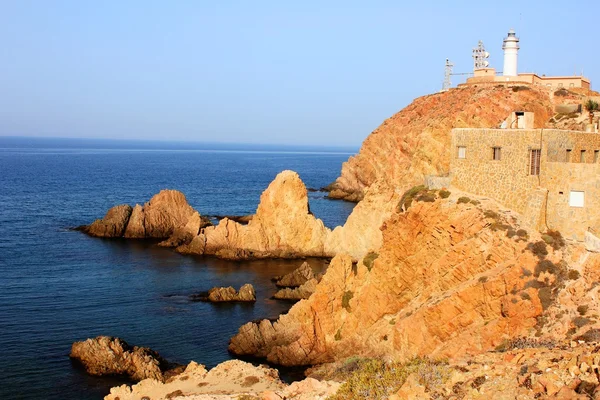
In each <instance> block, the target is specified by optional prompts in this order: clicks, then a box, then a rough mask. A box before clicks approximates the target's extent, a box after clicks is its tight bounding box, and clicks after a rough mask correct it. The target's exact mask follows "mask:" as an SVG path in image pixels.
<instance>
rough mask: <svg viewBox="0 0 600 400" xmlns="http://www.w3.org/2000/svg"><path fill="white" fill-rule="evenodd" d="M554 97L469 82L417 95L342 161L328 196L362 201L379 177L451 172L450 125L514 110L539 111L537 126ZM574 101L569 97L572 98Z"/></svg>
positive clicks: (404, 182)
mask: <svg viewBox="0 0 600 400" xmlns="http://www.w3.org/2000/svg"><path fill="white" fill-rule="evenodd" d="M553 98H554V96H552V94H550V93H548V91H547V90H545V89H539V88H536V87H534V86H523V85H519V86H505V85H501V84H500V85H469V86H463V87H459V88H454V89H451V90H449V91H447V92H443V93H436V94H431V95H428V96H423V97H419V98H417V99H415V100H414V101H413V102H412V103H411V104H410V105H409V106H407V107H406V108H404V109H403V110H402V111H400V112H398V113H397V114H395V115H393V116H392V117H390V118H388V119H386V120H385V121H384V122H383V123H382V124H381V125H380V126H379V127H378V128H377V129H375V130H374V131H373V132H372V133H371V134H370V135H369V136H368V137H367V139H365V141H364V142H363V144H362V147H361V149H360V151H359V153H358V154H357V155H356V156H353V157H350V159H349V160H348V161H347V162H345V163H344V164H343V166H342V171H341V174H340V176H339V177H338V178H337V179H336V181H335V182H334V183H332V184H331V185H330V187H329V189H330V193H329V196H330V197H332V198H340V199H345V200H349V201H360V200H361V199H363V198H364V195H365V190H366V189H367V188H368V187H370V186H371V185H372V184H373V183H375V182H377V181H379V182H380V183H381V184H382V185H384V186H387V187H389V188H394V187H400V188H402V189H406V188H409V187H412V186H414V185H416V184H420V183H422V182H423V177H424V176H425V175H443V174H447V173H448V169H449V164H450V131H451V129H452V128H468V127H471V128H489V127H497V126H499V125H500V124H501V122H502V121H503V120H504V119H506V117H507V116H508V114H509V113H510V112H511V111H514V110H519V111H531V112H533V113H535V121H536V122H535V123H536V127H544V126H545V124H546V121H548V120H549V118H550V117H551V116H552V115H553V114H554V101H556V102H561V101H562V100H561V97H560V96H559V97H557V98H556V100H553ZM569 101H571V100H569Z"/></svg>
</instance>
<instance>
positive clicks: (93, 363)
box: [69, 336, 177, 381]
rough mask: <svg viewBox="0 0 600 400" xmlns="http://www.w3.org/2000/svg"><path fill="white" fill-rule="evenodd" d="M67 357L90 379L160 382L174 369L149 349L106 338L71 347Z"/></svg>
mask: <svg viewBox="0 0 600 400" xmlns="http://www.w3.org/2000/svg"><path fill="white" fill-rule="evenodd" d="M69 357H71V358H72V359H74V360H77V361H78V362H79V363H81V365H83V367H84V368H85V370H86V372H87V373H88V374H90V375H95V376H103V375H124V376H128V377H129V378H131V379H133V380H134V381H141V380H142V379H146V378H152V379H156V380H158V381H162V380H163V379H164V377H165V375H164V374H165V372H167V371H168V370H172V369H173V368H175V367H177V365H175V364H170V363H169V362H167V361H166V360H165V359H163V358H162V357H161V356H160V355H159V354H158V353H157V352H155V351H153V350H151V349H149V348H146V347H137V346H134V347H132V346H130V345H129V344H127V343H126V342H125V341H124V340H121V339H119V338H115V337H110V336H98V337H96V338H94V339H87V340H85V341H82V342H75V343H73V345H72V346H71V353H70V354H69Z"/></svg>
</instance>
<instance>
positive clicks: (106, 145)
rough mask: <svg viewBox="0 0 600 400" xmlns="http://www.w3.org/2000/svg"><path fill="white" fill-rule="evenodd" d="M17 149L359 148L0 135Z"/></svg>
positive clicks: (6, 146)
mask: <svg viewBox="0 0 600 400" xmlns="http://www.w3.org/2000/svg"><path fill="white" fill-rule="evenodd" d="M19 149H52V150H70V149H77V150H124V151H197V152H244V153H252V152H254V153H274V152H276V153H296V154H298V153H300V154H301V153H329V154H355V153H358V151H359V149H360V146H356V147H353V146H330V145H293V144H277V143H275V144H268V143H227V142H196V141H183V140H164V141H163V140H144V139H109V138H69V137H58V136H57V137H42V136H0V150H19Z"/></svg>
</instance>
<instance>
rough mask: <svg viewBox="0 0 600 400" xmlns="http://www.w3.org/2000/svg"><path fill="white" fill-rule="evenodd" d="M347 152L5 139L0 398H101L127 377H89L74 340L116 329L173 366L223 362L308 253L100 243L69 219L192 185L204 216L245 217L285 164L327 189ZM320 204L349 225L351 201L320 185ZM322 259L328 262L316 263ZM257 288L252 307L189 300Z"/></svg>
mask: <svg viewBox="0 0 600 400" xmlns="http://www.w3.org/2000/svg"><path fill="white" fill-rule="evenodd" d="M351 153H352V151H351V150H348V149H318V148H308V147H306V148H294V147H286V148H282V147H277V146H269V147H265V146H243V145H237V146H233V145H216V144H213V145H211V144H189V143H159V142H125V141H102V140H95V141H94V140H88V141H85V140H74V139H26V138H7V137H4V138H2V137H0V351H1V354H2V360H1V362H0V397H1V398H6V399H101V398H103V397H104V396H105V395H106V394H107V393H108V391H109V389H110V387H111V386H114V385H118V384H121V383H123V381H122V380H119V379H117V378H94V377H90V376H87V375H86V374H85V373H84V372H83V371H82V370H81V369H80V368H78V366H77V365H74V364H73V363H72V362H71V361H70V359H69V357H68V354H69V350H70V347H71V344H72V343H73V342H74V341H77V340H84V339H86V338H89V337H95V336H97V335H110V336H118V337H120V338H122V339H124V340H126V341H127V342H128V343H130V344H133V345H142V346H147V347H150V348H152V349H154V350H156V351H158V352H159V353H160V354H161V355H162V356H163V357H165V358H167V359H168V360H170V361H175V362H180V363H187V362H189V361H190V360H195V361H197V362H199V363H202V364H205V365H207V366H208V367H213V366H215V365H216V364H218V363H220V362H222V361H225V360H228V359H230V358H231V355H230V354H228V352H227V344H228V341H229V339H230V337H231V336H233V335H234V334H235V333H236V332H237V330H238V328H239V327H240V326H241V325H243V324H244V323H246V322H248V321H252V320H255V319H259V318H275V317H277V316H278V315H279V314H280V313H284V312H286V311H287V310H288V309H289V307H290V303H286V302H281V301H277V300H272V299H270V297H271V296H272V295H273V294H274V293H275V291H276V288H275V286H274V285H273V283H272V282H271V278H272V277H273V276H275V275H281V274H284V273H287V272H289V271H291V270H293V269H294V268H296V267H298V266H299V265H300V263H301V261H300V260H264V261H253V262H234V261H222V260H218V259H215V258H208V257H192V256H183V255H180V254H177V253H175V252H173V251H172V250H170V249H164V248H159V247H157V246H155V245H153V244H152V243H148V242H144V241H126V240H103V239H96V238H90V237H88V236H86V235H84V234H82V233H81V232H78V231H73V230H71V229H70V228H72V227H75V226H79V225H83V224H88V223H90V222H91V221H93V220H94V219H97V218H100V217H102V216H103V215H104V213H105V212H106V210H108V209H109V208H110V207H112V206H114V205H116V204H122V203H129V204H132V205H133V204H135V203H140V204H143V203H144V202H146V201H148V200H149V199H150V197H152V195H153V194H155V193H157V192H158V191H160V190H161V189H177V190H180V191H182V192H183V193H184V194H185V195H186V197H187V199H188V202H189V203H190V204H191V205H192V206H193V207H194V208H195V209H197V210H198V211H199V212H200V213H201V214H206V215H209V214H210V215H247V214H251V213H253V212H254V211H255V210H256V207H257V205H258V201H259V197H260V194H261V193H262V191H263V190H264V189H265V188H266V187H267V186H268V184H269V183H270V182H271V181H272V180H273V178H274V177H275V176H276V174H277V173H278V172H280V171H282V170H284V169H292V170H295V171H297V172H298V173H299V174H300V176H301V178H302V179H303V181H304V182H305V184H306V185H307V186H308V187H312V188H320V187H323V186H325V185H327V184H329V183H331V182H332V181H333V180H334V179H335V178H336V176H337V175H338V174H339V171H340V168H341V165H342V163H343V162H344V161H345V160H347V159H348V157H349V156H350V155H351ZM309 197H310V208H311V211H312V212H313V213H314V214H315V215H316V216H317V217H319V218H321V219H322V220H323V221H324V223H325V225H327V226H329V227H332V228H333V227H335V226H337V225H342V224H343V223H344V222H345V220H346V218H347V216H348V215H349V214H350V212H351V211H352V208H353V204H350V203H347V202H343V201H333V200H328V199H326V198H325V193H323V192H311V193H309ZM310 262H311V263H312V264H313V266H314V267H315V268H326V261H324V260H310ZM244 283H251V284H253V285H254V286H255V288H256V291H257V299H258V300H257V302H256V304H253V305H249V304H222V305H216V304H208V303H196V302H190V301H189V300H188V296H189V295H190V294H194V293H198V292H201V291H206V290H208V289H210V288H211V287H213V286H229V285H232V286H234V287H239V286H241V285H242V284H244Z"/></svg>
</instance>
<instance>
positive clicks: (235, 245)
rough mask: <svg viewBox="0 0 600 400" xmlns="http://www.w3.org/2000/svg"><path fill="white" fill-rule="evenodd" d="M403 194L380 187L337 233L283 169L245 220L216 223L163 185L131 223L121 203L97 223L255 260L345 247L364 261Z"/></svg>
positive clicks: (110, 233)
mask: <svg viewBox="0 0 600 400" xmlns="http://www.w3.org/2000/svg"><path fill="white" fill-rule="evenodd" d="M398 199H399V195H398V193H396V192H395V191H391V192H390V191H381V190H379V188H378V187H376V186H374V187H373V188H371V189H369V191H368V195H367V197H366V198H365V200H364V201H362V202H361V204H359V205H357V206H356V207H355V209H354V211H353V213H352V214H351V215H350V217H349V218H348V221H347V222H346V224H345V225H344V226H343V227H337V228H336V229H334V230H333V232H332V231H331V230H330V229H328V228H326V227H325V226H324V224H323V222H322V221H321V220H320V219H318V218H316V217H315V216H314V215H313V214H312V213H311V212H310V209H309V204H308V193H307V190H306V187H305V186H304V183H303V182H302V181H301V180H300V177H299V176H298V174H297V173H295V172H293V171H283V172H281V173H280V174H278V175H277V177H276V178H275V179H274V180H273V182H271V184H270V185H269V187H268V188H267V189H266V190H265V191H264V192H263V194H262V195H261V198H260V203H259V205H258V209H257V211H256V214H255V215H253V216H252V218H251V219H245V220H244V222H246V221H249V222H247V223H238V222H235V221H232V220H230V219H228V218H223V219H222V220H221V221H220V222H219V224H218V225H217V226H212V225H210V221H209V220H208V219H207V218H206V217H202V216H200V214H198V213H197V212H196V211H194V210H193V209H192V208H191V207H190V206H189V205H188V204H187V202H186V200H185V196H184V195H183V194H182V193H180V192H177V191H173V190H163V191H161V192H160V193H159V194H157V195H155V196H154V197H153V198H152V199H151V200H150V202H148V203H146V204H145V205H144V206H140V205H139V204H136V205H135V207H133V209H131V208H129V209H130V210H131V211H130V216H129V217H128V221H127V222H121V224H120V225H117V223H116V222H115V221H123V220H124V218H117V217H116V216H115V215H117V214H118V215H120V214H121V212H122V211H123V210H127V209H126V208H118V210H119V213H117V209H114V210H111V212H110V213H109V214H110V215H109V214H107V217H105V219H104V220H101V221H96V222H94V224H92V225H93V226H94V228H95V229H94V232H102V233H103V234H102V235H103V237H120V236H123V237H125V238H135V239H141V238H155V239H159V238H162V239H165V240H163V241H162V242H160V245H161V246H166V247H175V248H176V251H178V252H180V253H183V254H197V255H215V256H217V257H220V258H226V259H254V258H303V257H310V256H316V257H333V256H334V255H335V254H338V253H340V252H345V253H347V254H350V255H351V256H352V257H353V259H354V260H358V259H359V258H360V257H361V256H362V255H364V254H365V253H366V252H367V251H368V250H369V249H371V248H376V247H379V245H380V244H381V239H382V236H381V231H380V229H379V227H380V226H381V224H382V222H383V221H384V220H385V219H387V218H388V217H389V216H390V215H391V214H392V211H393V208H394V204H395V203H396V202H397V200H398ZM119 207H121V206H119ZM123 207H128V206H123ZM123 225H126V227H125V229H124V231H123V229H122V226H123ZM89 228H90V227H83V228H82V230H84V231H89V230H90V229H89ZM104 232H106V233H104Z"/></svg>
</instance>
